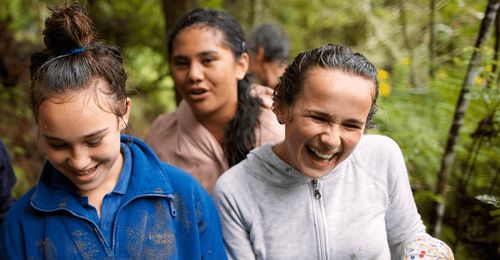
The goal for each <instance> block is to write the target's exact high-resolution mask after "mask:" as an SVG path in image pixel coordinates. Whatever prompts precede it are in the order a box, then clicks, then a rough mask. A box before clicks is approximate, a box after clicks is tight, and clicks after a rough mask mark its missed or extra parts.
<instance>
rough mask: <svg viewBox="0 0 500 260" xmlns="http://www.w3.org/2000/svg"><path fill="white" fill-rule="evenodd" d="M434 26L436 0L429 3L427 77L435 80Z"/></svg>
mask: <svg viewBox="0 0 500 260" xmlns="http://www.w3.org/2000/svg"><path fill="white" fill-rule="evenodd" d="M435 24H436V0H431V1H430V22H429V77H430V78H431V79H434V78H435V71H434V70H435V66H436V64H435V62H436V61H435V59H434V58H435V55H436V48H435V46H436V40H435V38H434V36H435V35H434V27H435Z"/></svg>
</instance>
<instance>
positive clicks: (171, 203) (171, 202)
mask: <svg viewBox="0 0 500 260" xmlns="http://www.w3.org/2000/svg"><path fill="white" fill-rule="evenodd" d="M167 200H168V205H169V206H170V215H172V217H175V216H177V211H176V210H175V207H174V195H167Z"/></svg>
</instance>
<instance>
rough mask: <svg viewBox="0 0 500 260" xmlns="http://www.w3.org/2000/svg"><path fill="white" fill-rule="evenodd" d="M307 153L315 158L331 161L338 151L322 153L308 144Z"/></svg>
mask: <svg viewBox="0 0 500 260" xmlns="http://www.w3.org/2000/svg"><path fill="white" fill-rule="evenodd" d="M307 153H308V154H309V155H310V156H311V157H312V158H314V159H315V160H320V161H330V160H331V159H332V158H333V157H335V155H336V154H337V153H322V152H319V151H318V150H316V149H315V148H314V147H312V146H307Z"/></svg>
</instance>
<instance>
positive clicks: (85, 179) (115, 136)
mask: <svg viewBox="0 0 500 260" xmlns="http://www.w3.org/2000/svg"><path fill="white" fill-rule="evenodd" d="M91 84H92V85H93V86H92V87H88V88H86V89H85V90H82V91H80V92H74V93H69V94H67V95H65V96H63V97H52V98H49V99H47V100H45V101H44V102H43V103H42V104H41V105H40V108H39V116H38V117H39V118H38V128H39V141H40V144H41V148H42V150H44V152H45V153H46V156H47V159H48V160H49V161H50V163H51V164H52V165H53V166H54V167H55V168H56V169H57V170H58V171H59V172H61V173H62V174H63V175H64V176H66V177H67V178H68V179H69V180H71V182H73V184H75V185H76V187H77V188H78V189H79V191H80V194H81V195H87V196H89V194H91V193H92V192H95V191H97V190H100V189H109V187H111V189H113V187H114V186H115V184H116V181H117V180H118V176H119V174H120V171H121V168H122V163H123V157H122V155H121V153H120V131H121V130H123V129H124V128H125V126H126V122H127V120H128V117H129V113H130V99H127V112H126V113H125V115H123V116H122V118H123V120H122V119H120V118H119V117H118V116H116V115H115V114H113V113H112V112H110V111H111V106H112V104H113V103H112V102H115V101H113V100H112V98H111V97H110V96H109V95H107V94H104V93H103V92H109V91H107V88H108V86H107V83H105V82H104V81H103V80H95V81H93V82H92V83H91ZM103 109H105V110H107V111H105V110H103Z"/></svg>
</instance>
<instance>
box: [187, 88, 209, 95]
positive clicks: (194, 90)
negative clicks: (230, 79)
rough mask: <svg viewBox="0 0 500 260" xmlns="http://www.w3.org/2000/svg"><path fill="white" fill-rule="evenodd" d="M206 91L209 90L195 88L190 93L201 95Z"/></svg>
mask: <svg viewBox="0 0 500 260" xmlns="http://www.w3.org/2000/svg"><path fill="white" fill-rule="evenodd" d="M206 92H207V90H206V89H193V90H192V91H191V92H190V93H189V94H191V95H201V94H204V93H206Z"/></svg>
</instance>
